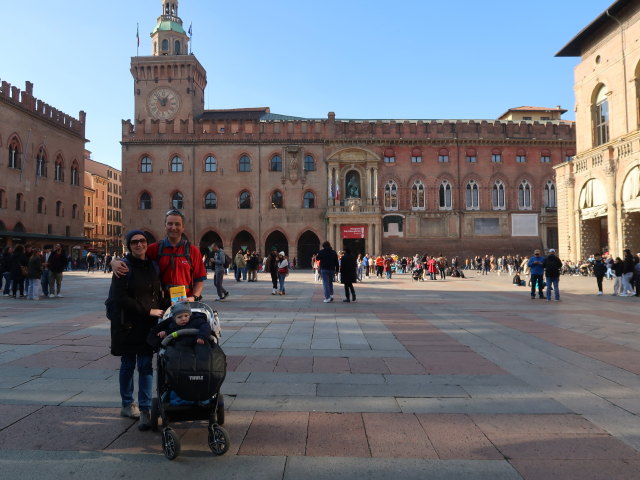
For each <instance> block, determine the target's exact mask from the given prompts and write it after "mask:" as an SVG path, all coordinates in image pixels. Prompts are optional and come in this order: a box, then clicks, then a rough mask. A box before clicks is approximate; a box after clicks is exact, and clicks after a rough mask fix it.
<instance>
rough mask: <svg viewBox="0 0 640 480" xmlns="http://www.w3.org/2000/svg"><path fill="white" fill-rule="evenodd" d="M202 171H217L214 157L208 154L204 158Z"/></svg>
mask: <svg viewBox="0 0 640 480" xmlns="http://www.w3.org/2000/svg"><path fill="white" fill-rule="evenodd" d="M204 171H205V172H217V171H218V161H217V160H216V157H214V156H212V155H209V156H208V157H207V158H205V159H204Z"/></svg>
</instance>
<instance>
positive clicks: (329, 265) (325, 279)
mask: <svg viewBox="0 0 640 480" xmlns="http://www.w3.org/2000/svg"><path fill="white" fill-rule="evenodd" d="M316 260H318V261H319V262H320V277H321V278H322V288H323V290H324V300H323V302H324V303H329V302H333V278H334V277H335V275H336V272H338V269H339V268H340V263H339V261H338V254H337V253H336V251H335V250H334V249H333V248H331V244H330V243H329V242H324V243H323V244H322V250H320V251H319V252H318V254H317V255H316Z"/></svg>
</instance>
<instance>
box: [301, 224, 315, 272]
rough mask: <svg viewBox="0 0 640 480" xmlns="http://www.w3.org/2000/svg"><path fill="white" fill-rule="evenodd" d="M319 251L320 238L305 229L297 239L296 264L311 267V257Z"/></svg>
mask: <svg viewBox="0 0 640 480" xmlns="http://www.w3.org/2000/svg"><path fill="white" fill-rule="evenodd" d="M319 251H320V239H319V238H318V236H317V235H316V234H315V233H313V232H312V231H310V230H307V231H306V232H304V233H303V234H302V235H300V238H299V239H298V265H300V268H311V257H313V256H314V255H315V254H316V253H318V252H319Z"/></svg>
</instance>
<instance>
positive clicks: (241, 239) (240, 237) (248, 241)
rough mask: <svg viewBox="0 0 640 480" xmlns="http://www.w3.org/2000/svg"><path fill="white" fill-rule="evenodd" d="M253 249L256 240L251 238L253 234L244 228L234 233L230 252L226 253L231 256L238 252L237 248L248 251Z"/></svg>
mask: <svg viewBox="0 0 640 480" xmlns="http://www.w3.org/2000/svg"><path fill="white" fill-rule="evenodd" d="M255 249H256V241H255V239H254V238H253V235H251V234H250V233H249V232H247V231H246V230H242V231H241V232H239V233H238V234H237V235H236V238H234V239H233V245H232V249H231V252H226V253H227V254H228V255H230V256H231V257H232V258H233V256H234V255H235V254H236V253H238V251H239V250H243V251H246V250H248V251H250V252H253V251H254V250H255Z"/></svg>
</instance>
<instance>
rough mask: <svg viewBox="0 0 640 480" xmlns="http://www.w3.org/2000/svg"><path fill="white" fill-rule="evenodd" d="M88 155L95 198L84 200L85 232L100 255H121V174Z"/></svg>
mask: <svg viewBox="0 0 640 480" xmlns="http://www.w3.org/2000/svg"><path fill="white" fill-rule="evenodd" d="M90 155H91V152H89V151H86V152H85V168H86V173H87V175H88V176H89V178H90V179H91V180H90V186H91V187H90V188H88V187H87V186H85V191H86V190H90V191H91V195H92V198H91V200H90V201H87V199H86V198H85V212H84V213H85V232H88V233H89V235H87V237H88V238H90V243H91V247H92V248H93V249H95V250H96V251H97V252H98V253H106V252H110V253H113V252H116V251H117V252H118V253H122V235H123V233H122V197H121V192H122V173H121V172H120V170H117V169H115V168H113V167H111V166H110V165H106V164H104V163H100V162H96V161H95V160H92V159H91V156H90Z"/></svg>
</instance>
